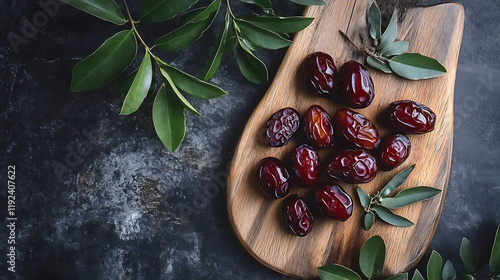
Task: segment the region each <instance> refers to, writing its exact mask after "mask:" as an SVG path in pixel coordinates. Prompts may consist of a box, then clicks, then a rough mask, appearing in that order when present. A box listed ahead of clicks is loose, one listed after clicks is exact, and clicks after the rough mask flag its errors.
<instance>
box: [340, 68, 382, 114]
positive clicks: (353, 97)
mask: <svg viewBox="0 0 500 280" xmlns="http://www.w3.org/2000/svg"><path fill="white" fill-rule="evenodd" d="M338 93H339V95H340V96H342V97H343V98H344V99H345V100H346V102H347V104H349V106H351V107H352V108H366V107H368V105H370V104H371V103H372V101H373V98H374V97H375V89H374V87H373V81H372V77H371V76H370V72H368V69H366V68H365V67H364V66H363V65H362V64H360V63H358V62H357V61H354V60H350V61H348V62H346V63H344V64H343V65H342V67H340V70H339V74H338Z"/></svg>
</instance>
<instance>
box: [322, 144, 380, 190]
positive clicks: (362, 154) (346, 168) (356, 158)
mask: <svg viewBox="0 0 500 280" xmlns="http://www.w3.org/2000/svg"><path fill="white" fill-rule="evenodd" d="M326 171H327V173H328V175H330V177H332V178H335V179H338V180H340V181H343V182H347V183H350V184H360V183H368V182H370V181H371V180H373V178H375V176H376V175H377V171H378V167H377V160H376V159H375V157H373V156H372V155H371V154H370V153H369V152H367V151H365V150H361V149H358V150H343V151H338V152H335V153H334V154H333V155H332V158H331V160H330V162H329V163H328V165H327V167H326Z"/></svg>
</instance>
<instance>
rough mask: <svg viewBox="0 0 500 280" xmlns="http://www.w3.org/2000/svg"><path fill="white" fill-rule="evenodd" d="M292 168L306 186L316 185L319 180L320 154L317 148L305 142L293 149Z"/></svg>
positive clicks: (297, 177)
mask: <svg viewBox="0 0 500 280" xmlns="http://www.w3.org/2000/svg"><path fill="white" fill-rule="evenodd" d="M292 170H293V174H294V175H295V177H296V179H298V180H299V181H300V183H302V184H303V185H304V186H305V187H312V186H314V185H315V184H316V183H317V182H318V180H319V171H320V167H319V156H318V153H317V152H316V150H315V149H314V148H313V147H311V146H309V145H307V144H303V145H300V146H298V147H297V148H295V149H294V150H293V151H292Z"/></svg>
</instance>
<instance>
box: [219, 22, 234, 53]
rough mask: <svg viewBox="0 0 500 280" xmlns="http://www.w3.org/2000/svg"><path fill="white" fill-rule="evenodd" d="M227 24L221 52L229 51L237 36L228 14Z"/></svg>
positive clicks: (232, 48)
mask: <svg viewBox="0 0 500 280" xmlns="http://www.w3.org/2000/svg"><path fill="white" fill-rule="evenodd" d="M228 21H229V26H228V28H227V36H226V41H225V42H224V46H223V47H222V50H221V51H222V54H223V55H224V54H228V53H231V52H232V51H233V50H234V47H235V46H236V41H237V36H236V31H235V30H234V24H233V20H232V18H231V17H230V16H229V18H228Z"/></svg>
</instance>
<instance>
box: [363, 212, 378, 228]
mask: <svg viewBox="0 0 500 280" xmlns="http://www.w3.org/2000/svg"><path fill="white" fill-rule="evenodd" d="M374 222H375V214H373V212H371V211H370V212H366V214H365V221H364V224H365V230H366V231H369V230H370V229H371V228H372V226H373V223H374Z"/></svg>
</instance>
